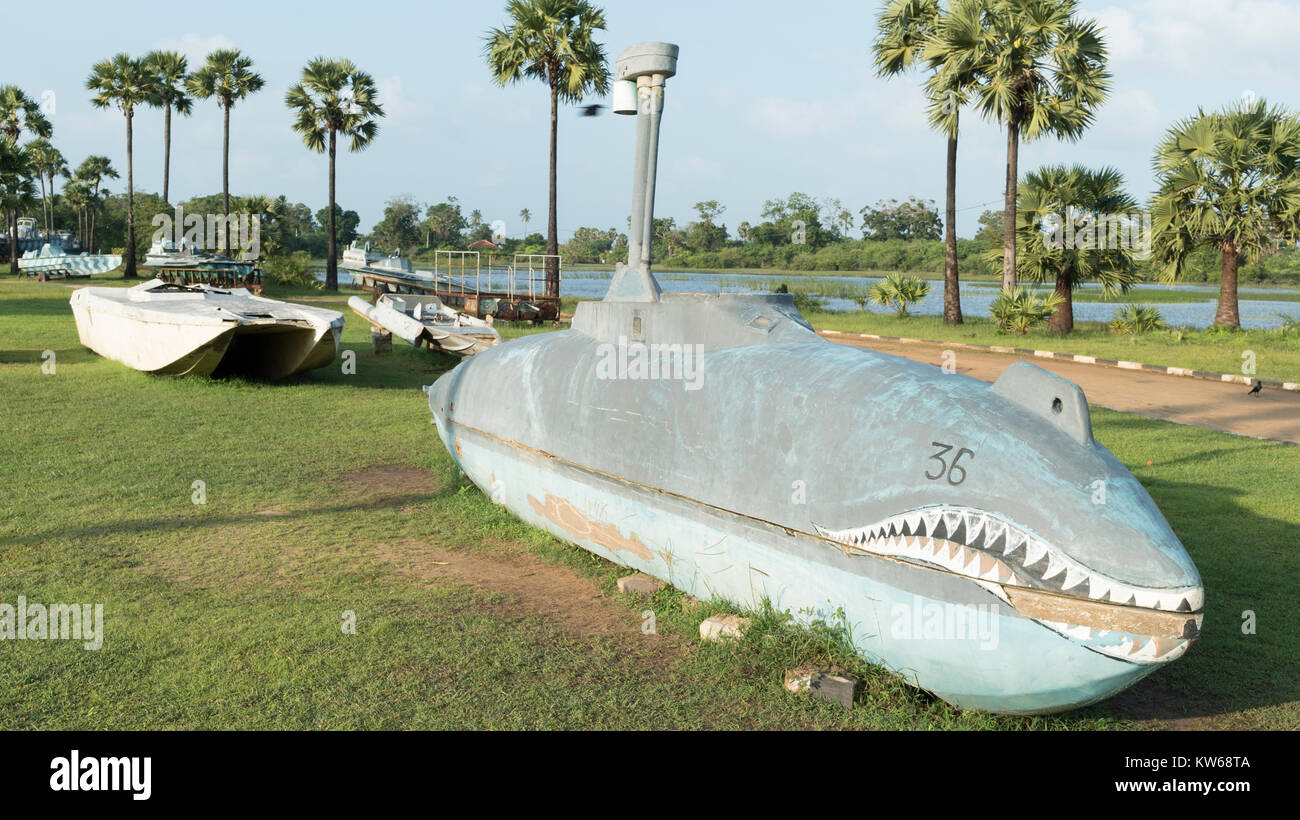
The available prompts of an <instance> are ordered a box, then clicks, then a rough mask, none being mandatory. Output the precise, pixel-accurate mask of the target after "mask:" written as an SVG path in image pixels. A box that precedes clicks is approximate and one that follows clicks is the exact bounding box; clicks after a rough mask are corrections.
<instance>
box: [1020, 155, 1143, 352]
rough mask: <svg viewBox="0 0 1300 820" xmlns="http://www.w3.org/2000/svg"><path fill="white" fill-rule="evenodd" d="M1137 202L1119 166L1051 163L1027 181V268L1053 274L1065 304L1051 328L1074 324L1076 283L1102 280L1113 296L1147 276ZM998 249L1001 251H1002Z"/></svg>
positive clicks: (1064, 329)
mask: <svg viewBox="0 0 1300 820" xmlns="http://www.w3.org/2000/svg"><path fill="white" fill-rule="evenodd" d="M1136 209H1137V202H1136V201H1135V200H1134V199H1133V197H1131V196H1129V195H1128V193H1127V192H1126V191H1125V190H1124V176H1123V175H1122V174H1121V173H1120V172H1119V171H1117V170H1115V169H1114V168H1099V169H1095V170H1094V169H1090V168H1084V167H1083V166H1079V165H1075V166H1071V167H1066V166H1064V165H1049V166H1044V167H1042V168H1039V169H1038V170H1036V171H1032V172H1030V173H1029V174H1028V175H1026V177H1025V180H1024V182H1022V183H1021V184H1020V186H1019V209H1018V214H1019V219H1020V223H1019V225H1017V226H1016V227H1017V231H1018V233H1019V235H1020V236H1019V238H1020V245H1021V249H1022V252H1021V254H1020V255H1019V258H1018V260H1017V262H1018V264H1019V272H1020V273H1023V274H1024V275H1025V278H1027V279H1030V280H1033V281H1035V282H1042V281H1045V280H1049V279H1050V280H1053V281H1054V282H1055V292H1056V296H1057V297H1059V299H1060V300H1061V303H1060V306H1059V307H1058V308H1057V309H1056V312H1054V313H1053V314H1052V315H1051V317H1049V318H1048V320H1047V328H1048V330H1052V331H1054V332H1056V333H1069V332H1071V331H1072V330H1074V303H1073V295H1074V289H1075V288H1076V287H1078V285H1079V283H1081V282H1085V281H1089V280H1096V281H1098V282H1100V283H1101V286H1102V290H1103V291H1104V292H1105V293H1106V295H1107V296H1111V295H1114V294H1115V293H1117V292H1125V291H1127V290H1128V289H1129V288H1130V287H1131V286H1132V285H1135V284H1137V282H1138V280H1139V279H1140V278H1141V277H1140V274H1139V273H1138V271H1137V267H1136V265H1135V264H1134V259H1135V258H1136V254H1135V253H1134V250H1135V245H1136V244H1138V243H1135V242H1133V241H1132V240H1133V238H1134V236H1135V234H1136V232H1137V228H1138V226H1136V225H1135V224H1134V220H1133V212H1134V211H1136ZM995 253H996V252H995Z"/></svg>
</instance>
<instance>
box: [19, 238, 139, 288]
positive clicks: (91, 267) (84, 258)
mask: <svg viewBox="0 0 1300 820" xmlns="http://www.w3.org/2000/svg"><path fill="white" fill-rule="evenodd" d="M121 264H122V257H121V255H120V254H109V253H100V254H89V253H82V254H78V255H73V254H70V253H67V252H65V251H64V250H63V248H62V247H56V246H53V245H50V244H49V243H48V242H47V243H46V244H45V245H44V246H42V247H41V249H40V251H35V250H31V251H25V252H24V253H23V255H22V258H21V259H19V260H18V269H19V270H20V271H22V272H23V273H25V274H27V275H28V276H35V277H37V278H39V279H57V278H60V277H73V276H93V275H95V274H97V273H108V272H109V271H111V270H113V269H115V268H117V266H119V265H121Z"/></svg>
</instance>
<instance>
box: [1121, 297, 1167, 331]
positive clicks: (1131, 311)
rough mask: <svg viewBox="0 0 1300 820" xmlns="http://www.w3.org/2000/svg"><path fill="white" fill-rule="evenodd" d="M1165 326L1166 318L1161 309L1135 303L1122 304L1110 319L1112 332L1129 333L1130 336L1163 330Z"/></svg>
mask: <svg viewBox="0 0 1300 820" xmlns="http://www.w3.org/2000/svg"><path fill="white" fill-rule="evenodd" d="M1164 327H1165V320H1164V319H1163V318H1161V316H1160V311H1158V310H1156V309H1155V308H1153V307H1144V306H1139V305H1134V304H1127V305H1123V306H1121V307H1120V308H1119V310H1116V311H1115V317H1114V318H1113V319H1111V320H1110V332H1111V333H1127V334H1129V335H1130V336H1137V335H1139V334H1142V333H1150V332H1151V331H1153V330H1162V329H1164Z"/></svg>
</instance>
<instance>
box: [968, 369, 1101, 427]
mask: <svg viewBox="0 0 1300 820" xmlns="http://www.w3.org/2000/svg"><path fill="white" fill-rule="evenodd" d="M989 389H990V390H992V391H993V392H994V393H997V394H998V395H1000V396H1002V397H1004V398H1006V399H1009V400H1011V401H1013V402H1015V403H1016V404H1019V405H1020V406H1022V407H1024V408H1026V409H1028V410H1032V411H1033V412H1034V413H1037V414H1038V415H1040V416H1042V417H1043V418H1045V419H1047V420H1048V421H1050V422H1051V423H1052V424H1053V425H1054V426H1055V427H1057V428H1058V429H1060V430H1061V431H1062V432H1064V433H1065V434H1066V435H1068V436H1069V437H1070V438H1072V439H1074V440H1075V441H1077V442H1079V443H1080V444H1083V445H1090V444H1094V443H1095V442H1094V441H1093V438H1092V416H1091V414H1089V412H1088V399H1087V398H1086V397H1085V396H1084V395H1083V390H1081V389H1080V388H1079V385H1077V384H1075V383H1074V382H1072V381H1070V380H1069V379H1063V378H1061V377H1060V376H1057V375H1056V374H1055V373H1049V372H1047V371H1046V370H1044V369H1043V368H1041V367H1038V366H1037V365H1032V364H1030V363H1029V362H1013V363H1012V364H1011V365H1010V366H1008V367H1007V369H1006V370H1003V371H1002V375H1000V376H998V380H997V381H995V382H994V383H993V385H992V387H990V388H989Z"/></svg>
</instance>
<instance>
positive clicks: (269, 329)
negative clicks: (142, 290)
mask: <svg viewBox="0 0 1300 820" xmlns="http://www.w3.org/2000/svg"><path fill="white" fill-rule="evenodd" d="M97 290H101V289H98V288H84V289H82V290H80V291H77V292H76V293H74V294H73V297H72V300H71V305H72V313H73V317H74V318H75V320H76V323H77V335H78V337H79V338H80V340H81V343H82V345H84V346H86V347H88V348H90V349H91V350H93V351H95V352H96V353H98V354H99V355H101V356H103V357H104V358H107V359H112V360H113V361H116V362H120V363H121V364H124V365H126V366H127V367H130V368H132V369H135V370H140V371H143V372H145V373H152V374H155V375H160V376H190V375H192V376H210V377H214V378H220V377H224V376H231V375H238V376H246V377H250V378H255V379H263V380H268V381H273V380H276V379H282V378H286V377H288V376H293V375H297V374H299V373H305V372H307V371H310V370H314V369H316V368H319V367H324V366H326V365H328V364H330V363H331V362H332V361H334V359H335V357H336V356H337V352H338V340H339V335H340V333H341V331H342V327H343V317H342V315H341V314H338V313H335V312H334V311H321V310H319V309H314V308H313V309H309V310H312V311H314V312H317V313H320V314H322V316H321V319H320V320H317V321H314V322H309V321H304V320H301V319H294V320H285V319H276V318H269V317H257V318H248V317H242V316H241V317H240V318H238V319H233V318H232V319H229V320H225V321H219V320H218V321H212V320H206V321H201V320H200V319H207V317H193V316H171V315H168V314H166V312H165V311H160V310H149V309H144V310H141V309H132V308H133V307H134V306H132V305H129V304H127V305H123V304H122V303H120V302H116V301H113V300H108V299H104V298H102V297H97V296H96V294H94V293H87V292H88V291H97ZM108 290H119V289H108ZM262 301H263V302H266V304H268V305H276V304H283V303H275V302H272V301H270V300H262ZM286 307H292V306H287V305H286ZM265 309H266V310H272V309H274V308H269V307H268V308H265ZM297 310H303V309H301V308H299V309H297ZM331 315H332V316H333V317H337V318H336V319H334V320H333V321H330V316H331Z"/></svg>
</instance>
